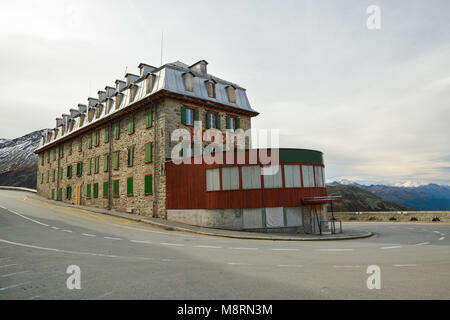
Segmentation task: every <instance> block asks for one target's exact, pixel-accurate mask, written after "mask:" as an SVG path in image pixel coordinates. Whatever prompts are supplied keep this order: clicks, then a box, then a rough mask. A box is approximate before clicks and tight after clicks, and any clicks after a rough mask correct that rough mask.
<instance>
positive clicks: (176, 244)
mask: <svg viewBox="0 0 450 320" xmlns="http://www.w3.org/2000/svg"><path fill="white" fill-rule="evenodd" d="M160 244H161V245H163V246H172V247H184V244H180V243H166V242H162V243H160Z"/></svg>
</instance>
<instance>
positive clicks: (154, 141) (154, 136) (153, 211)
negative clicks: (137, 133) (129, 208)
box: [150, 100, 158, 218]
mask: <svg viewBox="0 0 450 320" xmlns="http://www.w3.org/2000/svg"><path fill="white" fill-rule="evenodd" d="M150 103H151V104H152V109H153V117H152V121H153V122H154V126H153V143H154V145H155V154H154V155H153V159H154V161H153V176H154V184H155V188H154V189H155V191H154V193H153V208H152V217H153V218H156V217H157V210H158V204H157V201H158V175H157V174H156V168H157V163H156V162H157V159H158V157H157V156H158V143H157V141H156V136H157V135H156V133H157V123H158V121H157V110H158V106H157V105H155V104H154V103H153V101H152V100H150Z"/></svg>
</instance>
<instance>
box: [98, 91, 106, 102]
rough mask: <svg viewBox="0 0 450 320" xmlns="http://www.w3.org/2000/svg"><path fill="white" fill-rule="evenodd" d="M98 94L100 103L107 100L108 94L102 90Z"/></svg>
mask: <svg viewBox="0 0 450 320" xmlns="http://www.w3.org/2000/svg"><path fill="white" fill-rule="evenodd" d="M97 94H98V101H100V102H103V101H105V99H106V92H105V91H102V90H100V91H99V92H97Z"/></svg>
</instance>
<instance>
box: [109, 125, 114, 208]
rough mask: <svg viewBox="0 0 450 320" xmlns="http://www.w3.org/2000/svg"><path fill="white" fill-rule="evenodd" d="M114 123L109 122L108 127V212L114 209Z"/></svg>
mask: <svg viewBox="0 0 450 320" xmlns="http://www.w3.org/2000/svg"><path fill="white" fill-rule="evenodd" d="M111 130H112V122H111V121H110V122H109V125H108V138H109V152H108V210H111V207H112V194H111V192H112V191H111V190H112V188H113V185H112V170H113V169H112V146H113V137H112V131H111Z"/></svg>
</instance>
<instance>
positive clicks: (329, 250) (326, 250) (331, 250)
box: [320, 249, 353, 252]
mask: <svg viewBox="0 0 450 320" xmlns="http://www.w3.org/2000/svg"><path fill="white" fill-rule="evenodd" d="M320 251H323V252H341V251H342V252H344V251H353V249H320Z"/></svg>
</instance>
